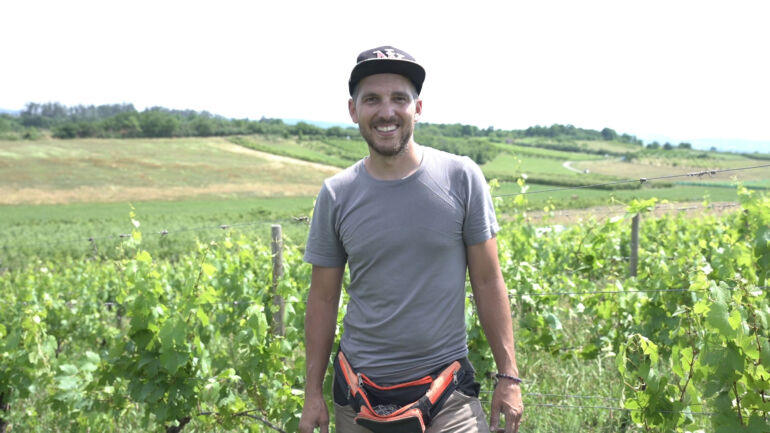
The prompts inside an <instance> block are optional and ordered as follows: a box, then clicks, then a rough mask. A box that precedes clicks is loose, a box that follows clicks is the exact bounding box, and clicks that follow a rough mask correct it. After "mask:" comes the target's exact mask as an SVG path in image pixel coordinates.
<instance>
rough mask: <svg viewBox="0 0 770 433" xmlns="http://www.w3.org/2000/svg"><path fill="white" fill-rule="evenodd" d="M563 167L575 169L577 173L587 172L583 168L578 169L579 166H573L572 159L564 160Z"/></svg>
mask: <svg viewBox="0 0 770 433" xmlns="http://www.w3.org/2000/svg"><path fill="white" fill-rule="evenodd" d="M561 166H562V167H564V168H566V169H567V170H571V171H574V172H575V173H580V174H583V173H585V172H584V171H583V170H578V169H577V168H575V167H573V166H572V161H564V163H562V165H561Z"/></svg>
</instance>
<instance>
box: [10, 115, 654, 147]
mask: <svg viewBox="0 0 770 433" xmlns="http://www.w3.org/2000/svg"><path fill="white" fill-rule="evenodd" d="M41 131H50V135H52V136H54V137H56V138H63V139H67V138H89V137H95V138H138V137H144V138H155V137H191V136H199V137H207V136H225V135H241V134H268V135H281V136H286V137H288V136H299V137H336V138H347V137H358V131H357V129H356V128H354V127H347V128H343V127H339V126H332V127H330V128H321V127H318V126H315V125H312V124H310V123H306V122H299V123H297V124H294V125H289V124H286V123H284V122H283V121H282V120H281V119H269V118H262V119H260V120H250V119H230V118H225V117H223V116H218V115H214V114H211V113H209V112H207V111H202V112H198V111H193V110H172V109H167V108H163V107H151V108H147V109H145V110H143V111H139V110H137V109H136V108H135V107H134V105H133V104H109V105H98V106H95V105H88V106H86V105H77V106H72V107H68V106H65V105H63V104H60V103H58V102H48V103H35V102H30V103H27V104H26V106H25V107H24V109H23V110H22V111H21V112H20V113H19V114H18V115H10V114H0V138H4V139H34V138H39V137H40V136H41V135H42V132H41ZM415 134H416V135H417V136H418V137H420V138H421V140H422V142H425V144H427V145H433V146H437V147H446V148H448V149H452V150H462V151H460V152H459V153H462V154H467V153H468V152H474V153H476V154H478V155H477V156H478V159H482V160H483V159H485V155H486V154H491V153H496V152H495V150H494V147H493V146H492V145H491V144H490V143H489V141H505V140H514V139H516V138H522V137H544V138H550V139H554V140H566V141H572V140H609V141H618V142H624V143H632V144H638V145H642V141H641V140H639V139H637V138H636V137H635V136H632V135H629V134H618V133H617V132H615V131H614V130H612V129H610V128H604V129H602V130H601V131H596V130H591V129H583V128H577V127H575V126H573V125H559V124H554V125H551V126H533V127H529V128H527V129H524V130H500V129H495V128H493V127H491V126H490V127H488V128H478V127H476V126H473V125H463V124H459V123H455V124H432V123H418V124H417V127H416V130H415ZM485 137H486V138H488V139H490V140H483V139H482V140H467V141H458V140H454V139H458V138H463V139H468V138H480V139H481V138H485ZM468 146H471V147H473V149H465V148H466V147H468ZM459 148H463V149H459ZM474 159H477V158H474Z"/></svg>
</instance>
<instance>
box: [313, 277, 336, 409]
mask: <svg viewBox="0 0 770 433" xmlns="http://www.w3.org/2000/svg"><path fill="white" fill-rule="evenodd" d="M324 271H326V270H322V271H319V272H316V271H315V270H314V272H313V281H312V282H311V288H310V294H309V295H308V300H307V307H306V310H305V363H306V365H305V369H306V384H305V388H306V389H305V391H306V393H317V394H319V395H320V394H321V393H322V390H323V380H324V375H325V374H326V368H327V366H328V364H329V355H330V353H331V350H332V345H333V344H334V334H335V332H336V329H337V310H338V308H339V299H340V291H341V287H340V284H341V274H342V271H339V272H338V273H339V275H331V277H332V278H331V282H329V281H327V280H326V279H325V278H324V275H323V272H324ZM326 276H327V277H328V275H326Z"/></svg>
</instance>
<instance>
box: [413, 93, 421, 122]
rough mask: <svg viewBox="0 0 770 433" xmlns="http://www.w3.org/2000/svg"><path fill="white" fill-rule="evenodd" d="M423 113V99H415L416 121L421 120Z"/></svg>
mask: <svg viewBox="0 0 770 433" xmlns="http://www.w3.org/2000/svg"><path fill="white" fill-rule="evenodd" d="M421 115H422V99H418V100H416V101H414V123H417V121H418V120H420V116H421Z"/></svg>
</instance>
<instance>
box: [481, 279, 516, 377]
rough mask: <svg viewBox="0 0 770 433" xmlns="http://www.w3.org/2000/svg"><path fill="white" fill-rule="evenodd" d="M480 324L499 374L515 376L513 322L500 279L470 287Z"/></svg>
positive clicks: (506, 295) (503, 285) (503, 284)
mask: <svg viewBox="0 0 770 433" xmlns="http://www.w3.org/2000/svg"><path fill="white" fill-rule="evenodd" d="M474 294H475V296H474V299H475V301H476V308H477V310H478V314H479V321H480V322H481V327H482V328H483V329H484V335H485V336H486V337H487V341H488V342H489V347H490V349H491V350H492V355H493V356H494V358H495V364H497V370H498V371H499V372H500V373H504V374H508V375H512V376H516V377H518V375H519V369H518V366H517V365H516V349H515V346H514V337H513V322H512V320H511V308H510V303H509V301H508V294H507V290H506V288H505V283H504V282H503V281H502V278H500V279H497V280H495V281H492V282H488V283H486V286H485V287H479V288H477V289H474Z"/></svg>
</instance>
